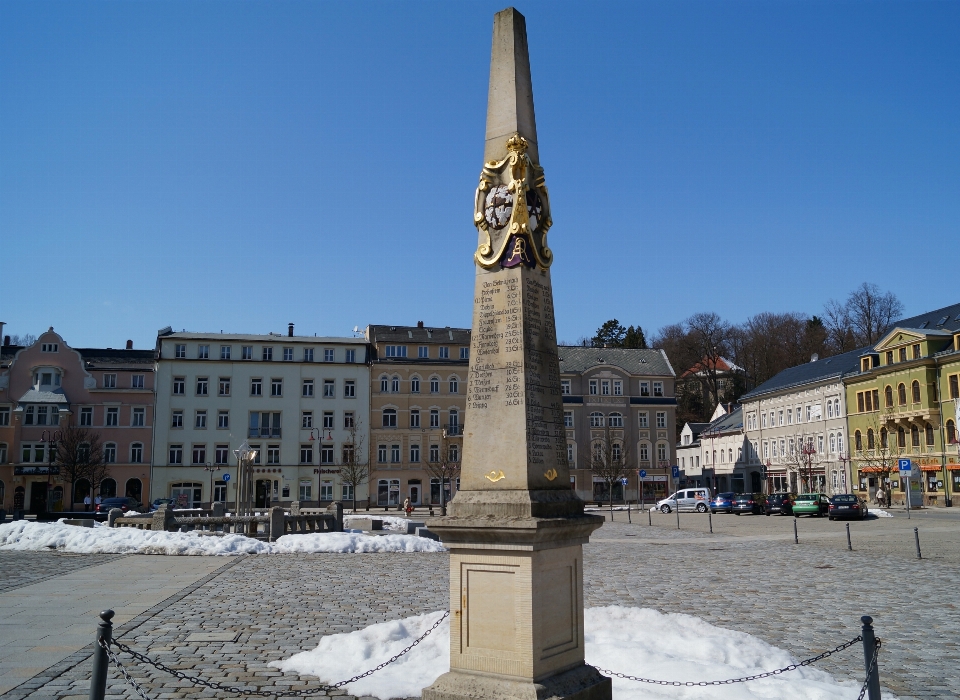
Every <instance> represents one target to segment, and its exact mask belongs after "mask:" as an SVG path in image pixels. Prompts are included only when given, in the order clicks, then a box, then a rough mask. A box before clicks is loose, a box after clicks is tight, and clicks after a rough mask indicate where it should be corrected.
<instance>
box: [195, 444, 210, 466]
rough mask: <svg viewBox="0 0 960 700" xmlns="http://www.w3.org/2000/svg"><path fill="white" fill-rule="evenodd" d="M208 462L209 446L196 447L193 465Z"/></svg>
mask: <svg viewBox="0 0 960 700" xmlns="http://www.w3.org/2000/svg"><path fill="white" fill-rule="evenodd" d="M206 461H207V446H206V445H194V446H193V463H194V464H203V463H204V462H206Z"/></svg>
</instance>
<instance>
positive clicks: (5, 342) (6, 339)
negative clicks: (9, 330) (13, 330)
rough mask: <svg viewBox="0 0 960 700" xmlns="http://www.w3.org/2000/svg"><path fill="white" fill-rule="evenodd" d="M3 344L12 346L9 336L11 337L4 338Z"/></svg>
mask: <svg viewBox="0 0 960 700" xmlns="http://www.w3.org/2000/svg"><path fill="white" fill-rule="evenodd" d="M3 344H4V345H9V344H10V336H9V335H5V336H3Z"/></svg>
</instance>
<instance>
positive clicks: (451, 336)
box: [366, 322, 470, 345]
mask: <svg viewBox="0 0 960 700" xmlns="http://www.w3.org/2000/svg"><path fill="white" fill-rule="evenodd" d="M366 335H367V340H368V341H369V342H371V343H398V344H404V343H410V344H416V343H420V344H424V345H426V344H437V343H439V344H444V343H447V344H450V345H470V329H469V328H452V327H450V326H428V325H426V324H424V323H422V322H420V323H418V324H417V325H416V326H383V325H377V324H371V325H369V326H367V331H366Z"/></svg>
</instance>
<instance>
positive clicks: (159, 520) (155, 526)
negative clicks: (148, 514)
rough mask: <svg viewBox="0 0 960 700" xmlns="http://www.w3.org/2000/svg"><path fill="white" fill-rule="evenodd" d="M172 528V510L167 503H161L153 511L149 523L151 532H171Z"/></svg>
mask: <svg viewBox="0 0 960 700" xmlns="http://www.w3.org/2000/svg"><path fill="white" fill-rule="evenodd" d="M173 526H174V520H173V509H172V508H171V507H170V504H169V503H163V504H161V505H160V507H159V508H157V509H156V510H155V511H153V520H151V521H150V529H151V530H159V531H166V530H172V529H173Z"/></svg>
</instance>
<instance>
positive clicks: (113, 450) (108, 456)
mask: <svg viewBox="0 0 960 700" xmlns="http://www.w3.org/2000/svg"><path fill="white" fill-rule="evenodd" d="M103 461H104V462H106V463H107V464H113V463H114V462H116V461H117V443H115V442H108V443H106V444H104V446H103Z"/></svg>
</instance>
